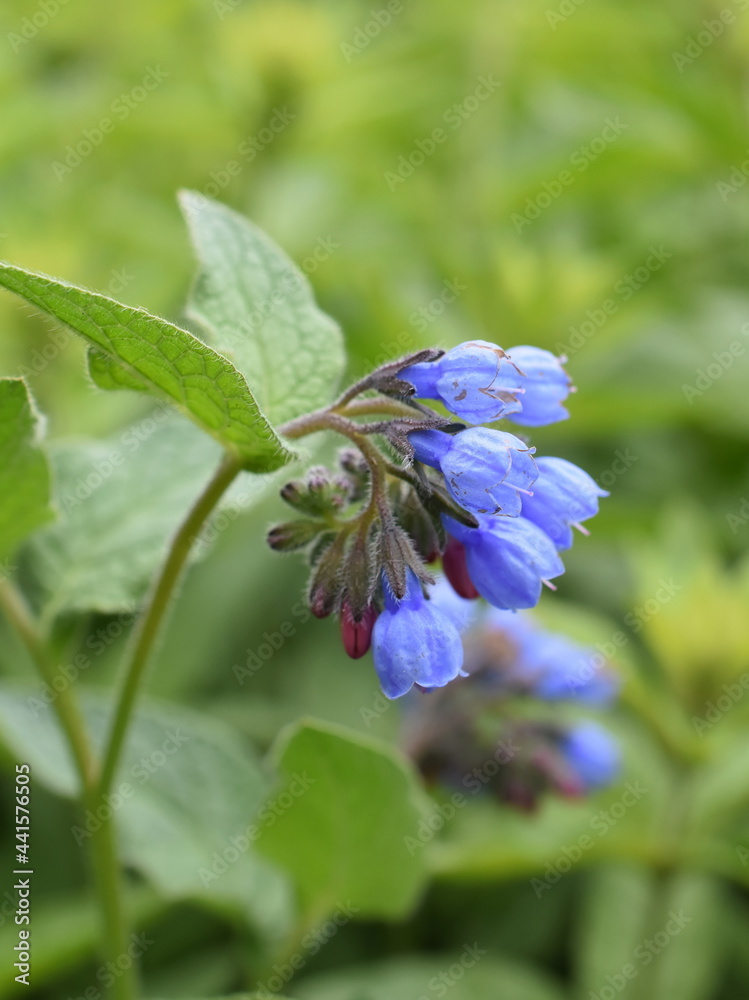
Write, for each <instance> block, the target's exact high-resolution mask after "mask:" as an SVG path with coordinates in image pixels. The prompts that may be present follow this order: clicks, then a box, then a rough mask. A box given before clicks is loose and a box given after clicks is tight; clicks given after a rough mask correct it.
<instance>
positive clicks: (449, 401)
mask: <svg viewBox="0 0 749 1000" xmlns="http://www.w3.org/2000/svg"><path fill="white" fill-rule="evenodd" d="M400 377H401V378H402V379H405V380H406V381H407V382H410V383H411V384H412V385H413V386H414V387H415V389H416V396H417V397H418V398H419V399H439V400H440V401H441V402H442V403H443V404H444V405H445V406H446V407H447V409H448V410H449V411H450V413H454V414H455V415H456V416H457V417H459V418H460V419H461V420H465V421H466V422H467V423H469V424H488V423H492V422H493V421H495V420H499V418H500V417H503V416H507V415H508V414H509V413H515V412H517V411H518V410H519V409H520V401H519V400H518V398H517V393H518V391H519V388H520V387H521V385H522V383H523V382H524V381H525V380H524V378H523V376H522V375H521V373H520V372H519V371H518V370H517V368H516V367H515V365H514V364H513V363H512V361H511V360H510V359H509V358H508V357H507V355H506V354H505V352H504V351H503V350H502V348H501V347H498V346H497V345H496V344H490V343H489V342H488V341H486V340H471V341H466V342H465V343H463V344H458V346H457V347H453V348H452V350H450V351H448V352H447V353H446V354H443V356H442V357H441V358H440V359H439V360H438V361H429V362H425V363H422V364H418V365H411V366H410V367H409V368H404V369H403V370H402V371H401V373H400Z"/></svg>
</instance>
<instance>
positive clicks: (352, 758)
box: [260, 721, 424, 919]
mask: <svg viewBox="0 0 749 1000" xmlns="http://www.w3.org/2000/svg"><path fill="white" fill-rule="evenodd" d="M274 756H275V758H276V759H277V761H278V766H279V769H280V771H281V773H282V774H283V775H285V776H289V777H293V776H294V775H296V774H299V775H301V776H302V777H303V778H306V779H307V780H308V781H309V782H310V787H309V788H308V790H307V791H305V792H304V794H303V795H301V796H300V797H299V798H298V799H297V800H296V801H295V802H294V803H293V805H292V806H290V807H289V809H288V811H287V812H284V813H283V814H282V815H280V816H279V817H278V820H277V821H276V822H275V824H274V825H273V826H272V827H270V828H269V829H268V830H267V831H266V832H265V833H264V835H263V838H262V840H261V841H260V847H261V850H262V851H263V852H264V853H267V854H268V856H269V857H271V858H273V859H274V860H275V861H277V862H278V863H279V864H280V865H282V866H283V867H284V868H285V869H287V870H288V871H290V872H291V873H292V875H293V876H294V878H295V881H296V885H297V888H298V891H299V896H300V900H301V904H302V908H303V909H304V911H305V912H306V913H311V914H314V917H315V919H322V918H323V917H324V916H325V914H327V913H328V912H331V911H332V910H333V909H334V908H335V907H336V905H339V904H344V903H345V904H346V905H347V906H351V907H356V908H357V909H358V910H359V911H361V913H360V915H361V916H362V917H365V916H379V917H397V916H402V915H403V914H404V913H407V912H408V911H409V910H410V908H411V907H412V906H413V905H414V903H415V901H416V899H417V897H418V894H419V892H420V890H421V888H422V886H423V882H424V866H423V860H422V857H421V854H420V853H419V852H411V853H409V851H408V849H407V845H406V842H405V839H406V838H407V837H413V836H414V835H415V831H416V828H417V826H418V823H419V820H420V819H421V816H422V801H421V793H420V790H419V788H418V786H417V784H416V782H415V780H414V776H413V774H412V772H411V770H410V769H409V768H408V766H407V764H406V762H405V761H404V760H403V759H402V758H401V757H400V755H399V754H397V753H396V752H395V751H394V750H393V749H392V748H391V747H389V746H388V745H387V744H384V743H379V742H376V741H374V740H370V739H367V738H366V737H363V736H360V735H358V734H357V733H353V732H351V731H348V730H346V729H343V728H341V727H338V726H333V725H328V724H325V723H321V722H313V721H310V722H303V723H300V724H299V725H297V726H296V727H293V728H292V729H291V730H290V731H288V732H286V733H285V734H282V736H281V738H280V741H279V744H278V746H277V747H276V750H275V753H274Z"/></svg>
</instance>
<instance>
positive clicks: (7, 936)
mask: <svg viewBox="0 0 749 1000" xmlns="http://www.w3.org/2000/svg"><path fill="white" fill-rule="evenodd" d="M127 903H128V908H129V912H130V914H131V915H132V920H133V924H134V926H137V927H142V926H143V925H144V924H146V925H147V924H149V923H150V922H151V921H152V920H154V919H155V918H156V917H157V916H158V915H159V914H161V913H162V912H163V911H164V909H165V908H166V907H165V904H164V901H163V900H161V899H159V898H158V896H157V895H156V893H155V892H154V891H153V889H150V888H146V887H145V886H139V887H138V888H137V889H135V890H134V891H132V892H130V893H129V894H128V898H127ZM100 930H101V916H100V913H99V909H98V907H97V905H96V902H95V900H94V899H87V898H85V897H82V896H72V897H68V896H52V897H50V898H43V899H42V898H40V899H35V900H34V916H33V933H34V985H35V986H36V987H37V988H41V987H43V986H45V985H46V984H47V983H50V982H54V981H55V980H56V979H57V977H59V976H60V975H62V974H63V973H65V972H68V971H70V970H73V969H76V968H77V967H79V966H81V965H82V964H83V963H84V962H86V961H88V960H89V959H90V958H92V957H93V956H95V955H96V953H97V949H98V948H99V945H100V940H99V939H100ZM15 944H18V927H17V926H16V924H15V923H14V922H13V921H10V920H8V921H7V922H5V923H4V924H2V925H0V950H2V952H3V954H5V955H11V954H13V946H14V945H15ZM15 972H16V970H15V969H13V968H12V966H11V965H10V964H9V963H5V964H4V965H3V967H2V968H1V969H0V990H2V995H3V996H4V997H6V996H16V995H18V996H22V995H23V994H24V993H25V992H28V987H26V986H24V985H23V984H22V983H17V982H16V981H15V979H14V973H15Z"/></svg>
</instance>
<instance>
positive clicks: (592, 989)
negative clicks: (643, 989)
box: [574, 864, 656, 1000]
mask: <svg viewBox="0 0 749 1000" xmlns="http://www.w3.org/2000/svg"><path fill="white" fill-rule="evenodd" d="M655 881H656V878H655V876H654V875H653V873H652V872H650V871H649V870H648V869H647V868H644V867H641V866H639V865H633V864H613V865H606V866H603V867H600V868H596V869H593V870H592V871H589V872H587V873H586V881H585V889H584V892H583V895H582V899H581V903H580V907H579V910H578V915H577V934H576V940H575V947H574V950H575V964H576V977H575V979H576V985H577V991H576V995H577V996H580V997H588V996H589V995H590V994H591V993H593V994H594V995H598V993H599V991H601V990H606V989H611V988H612V980H613V981H614V982H616V983H618V984H619V986H621V995H622V998H623V1000H632V998H634V997H636V996H637V984H635V985H634V986H633V985H631V984H632V983H633V982H635V980H636V979H637V975H633V978H631V979H629V978H627V975H626V974H625V973H624V972H622V970H623V969H628V967H629V966H631V969H629V970H628V971H630V972H633V973H636V972H637V965H636V964H635V963H636V962H637V958H636V954H635V953H636V949H637V947H638V946H639V945H640V942H641V941H642V940H643V937H645V936H646V931H647V930H648V924H647V921H648V919H649V917H650V912H651V909H650V908H651V907H652V905H653V898H654V886H655Z"/></svg>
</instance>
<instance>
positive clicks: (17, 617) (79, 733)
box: [0, 580, 96, 791]
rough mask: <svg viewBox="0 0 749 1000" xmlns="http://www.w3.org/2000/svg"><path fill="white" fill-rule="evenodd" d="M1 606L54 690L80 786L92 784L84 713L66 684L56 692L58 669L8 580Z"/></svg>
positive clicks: (1, 588) (1, 585) (2, 584)
mask: <svg viewBox="0 0 749 1000" xmlns="http://www.w3.org/2000/svg"><path fill="white" fill-rule="evenodd" d="M0 607H1V608H2V609H3V611H4V613H5V616H6V618H7V619H8V621H9V622H10V624H11V625H12V626H13V628H14V629H15V631H16V632H17V633H18V636H19V637H20V639H21V641H22V642H23V644H24V646H25V647H26V649H27V650H28V652H29V655H30V656H31V658H32V660H33V661H34V664H35V665H36V667H37V669H38V671H39V673H40V674H41V676H42V678H43V680H44V681H45V683H46V684H47V685H48V686H49V688H50V690H51V691H53V692H54V693H55V697H54V700H53V703H52V704H53V708H54V711H55V713H56V715H57V718H58V719H59V721H60V725H61V727H62V730H63V733H64V734H65V738H66V740H67V742H68V745H69V747H70V751H71V754H72V756H73V762H74V764H75V768H76V771H77V772H78V776H79V778H80V781H81V789H82V791H85V789H86V788H90V787H92V786H93V784H94V782H95V780H96V761H95V759H94V756H93V753H92V751H91V747H90V745H89V740H88V735H87V733H86V726H85V723H84V721H83V713H82V712H81V710H80V707H79V705H78V702H77V700H76V698H75V695H74V694H73V691H72V690H71V688H70V686H69V685H67V684H66V685H65V686H64V687H61V689H60V690H59V691H58V689H57V687H56V686H55V684H54V682H55V680H56V679H57V668H56V667H55V664H54V662H53V660H52V658H51V657H50V654H49V650H48V648H47V646H46V644H45V643H44V641H43V640H42V638H41V636H40V635H39V629H38V626H37V624H36V622H35V620H34V617H33V615H32V613H31V610H30V608H29V606H28V604H27V603H26V600H25V598H24V596H23V594H21V593H20V591H19V590H18V589H17V588H16V587H14V586H13V584H12V583H10V581H8V580H2V581H0Z"/></svg>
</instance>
